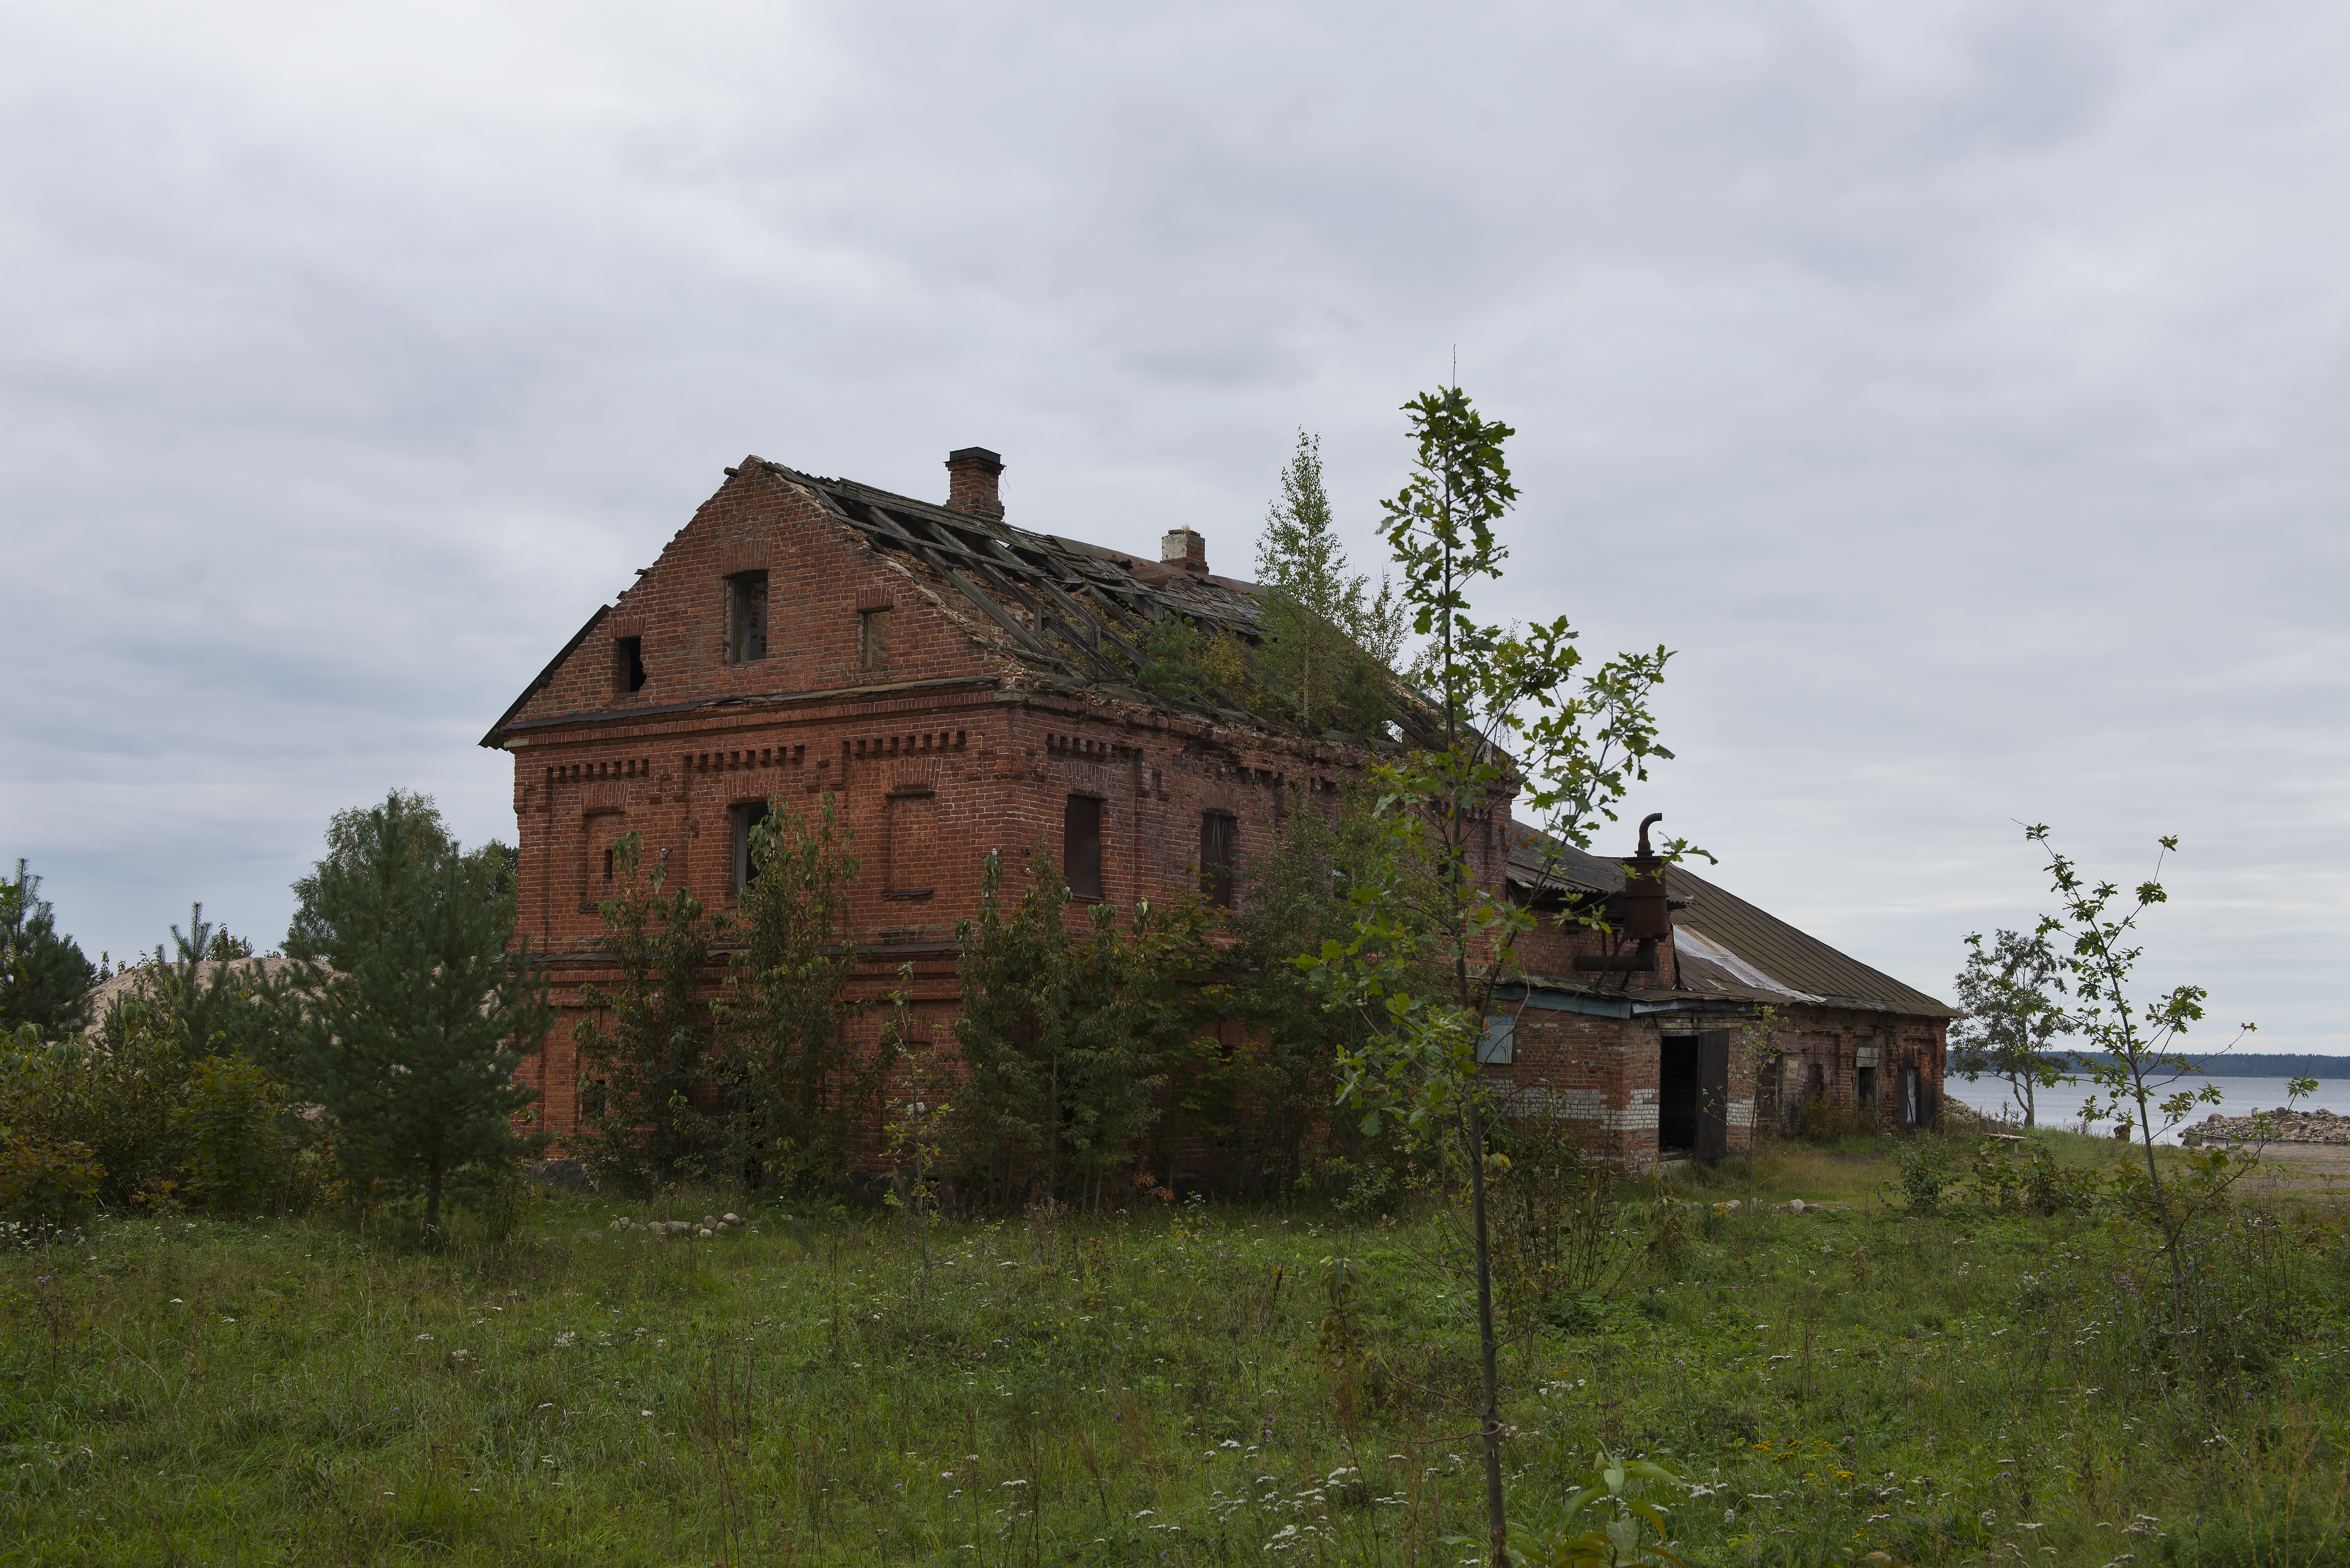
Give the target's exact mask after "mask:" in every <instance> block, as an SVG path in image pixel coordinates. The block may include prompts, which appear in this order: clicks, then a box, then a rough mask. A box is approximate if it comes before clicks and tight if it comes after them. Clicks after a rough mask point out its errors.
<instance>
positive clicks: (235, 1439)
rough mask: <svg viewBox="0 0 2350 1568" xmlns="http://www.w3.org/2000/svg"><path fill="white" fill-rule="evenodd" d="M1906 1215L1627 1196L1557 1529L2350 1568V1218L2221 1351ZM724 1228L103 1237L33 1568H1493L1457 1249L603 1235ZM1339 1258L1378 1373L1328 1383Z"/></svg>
mask: <svg viewBox="0 0 2350 1568" xmlns="http://www.w3.org/2000/svg"><path fill="white" fill-rule="evenodd" d="M2057 1141H2058V1143H2059V1145H2060V1147H2062V1148H2063V1149H2064V1158H2067V1159H2068V1160H2071V1161H2073V1162H2074V1163H2079V1164H2088V1163H2093V1162H2095V1161H2099V1160H2102V1159H2106V1158H2111V1157H2110V1154H2109V1152H2108V1151H2106V1150H2104V1149H2101V1148H2100V1147H2097V1146H2095V1145H2093V1144H2090V1143H2088V1142H2087V1140H2079V1139H2074V1140H2064V1139H2062V1138H2061V1137H2060V1138H2059V1139H2058V1140H2057ZM1893 1174H1894V1165H1893V1162H1892V1161H1891V1160H1890V1159H1889V1158H1887V1157H1886V1155H1885V1154H1884V1153H1883V1152H1882V1146H1867V1145H1856V1146H1852V1147H1847V1148H1846V1149H1844V1150H1842V1151H1815V1150H1812V1149H1808V1148H1799V1147H1775V1148H1773V1149H1771V1150H1769V1151H1768V1152H1766V1155H1765V1157H1764V1158H1763V1159H1762V1160H1761V1161H1760V1162H1759V1163H1758V1167H1757V1168H1755V1169H1754V1170H1753V1171H1752V1172H1751V1173H1750V1172H1749V1171H1748V1170H1747V1168H1745V1167H1744V1166H1743V1165H1742V1164H1739V1163H1736V1162H1732V1163H1730V1164H1726V1165H1724V1166H1722V1167H1721V1168H1717V1169H1715V1170H1712V1171H1709V1172H1705V1173H1702V1176H1701V1178H1700V1177H1689V1176H1685V1177H1678V1178H1674V1179H1669V1180H1666V1181H1662V1182H1640V1183H1635V1184H1631V1185H1630V1187H1629V1188H1628V1189H1627V1194H1626V1199H1627V1207H1626V1208H1625V1209H1624V1210H1622V1211H1621V1212H1620V1214H1619V1220H1618V1225H1617V1231H1616V1232H1615V1233H1614V1236H1613V1239H1612V1240H1611V1241H1609V1242H1608V1243H1607V1244H1608V1245H1609V1246H1610V1247H1612V1248H1616V1249H1618V1250H1619V1259H1620V1269H1619V1270H1617V1272H1616V1273H1615V1275H1614V1279H1615V1283H1614V1288H1613V1289H1612V1290H1611V1291H1609V1292H1608V1293H1606V1294H1605V1296H1604V1298H1597V1297H1576V1298H1573V1299H1570V1300H1567V1301H1565V1303H1563V1304H1562V1303H1558V1302H1554V1303H1550V1305H1549V1306H1548V1307H1547V1309H1546V1310H1545V1312H1544V1314H1542V1315H1537V1314H1534V1313H1533V1312H1531V1311H1527V1310H1523V1303H1520V1306H1521V1310H1519V1311H1517V1312H1516V1313H1514V1314H1513V1315H1512V1316H1511V1318H1510V1320H1509V1327H1510V1328H1511V1330H1512V1333H1513V1338H1512V1341H1511V1344H1510V1345H1509V1347H1508V1349H1507V1351H1506V1353H1505V1356H1504V1379H1505V1382H1506V1384H1507V1394H1506V1398H1505V1412H1504V1413H1505V1418H1506V1420H1507V1421H1508V1422H1509V1423H1510V1426H1511V1428H1512V1429H1511V1436H1510V1440H1509V1446H1508V1449H1507V1454H1508V1462H1509V1469H1510V1472H1511V1475H1512V1478H1513V1479H1512V1483H1511V1484H1512V1497H1513V1509H1514V1510H1516V1511H1519V1512H1520V1513H1521V1514H1522V1515H1523V1516H1524V1517H1527V1518H1533V1517H1535V1516H1538V1515H1539V1514H1540V1513H1541V1512H1542V1511H1543V1509H1544V1506H1545V1503H1546V1501H1548V1500H1551V1499H1554V1498H1555V1497H1556V1496H1557V1495H1558V1493H1559V1491H1560V1490H1561V1488H1562V1486H1563V1485H1564V1484H1565V1478H1566V1477H1567V1476H1569V1475H1571V1474H1575V1473H1577V1472H1579V1471H1580V1469H1582V1468H1583V1467H1584V1466H1585V1465H1586V1463H1587V1460H1588V1456H1589V1454H1590V1451H1591V1450H1592V1449H1594V1448H1595V1446H1596V1445H1599V1444H1606V1445H1608V1446H1609V1447H1611V1448H1613V1449H1618V1450H1621V1451H1625V1452H1627V1453H1628V1452H1639V1453H1644V1454H1647V1455H1648V1456H1649V1457H1652V1458H1659V1459H1664V1460H1665V1461H1666V1462H1668V1463H1670V1464H1672V1465H1674V1466H1676V1467H1678V1468H1679V1469H1681V1470H1682V1471H1683V1472H1684V1473H1686V1474H1687V1476H1688V1477H1689V1478H1690V1480H1692V1481H1693V1482H1694V1483H1695V1485H1694V1487H1693V1489H1692V1492H1691V1494H1690V1495H1689V1496H1687V1497H1685V1498H1683V1499H1681V1500H1679V1501H1677V1502H1676V1503H1675V1505H1674V1517H1675V1518H1676V1519H1677V1520H1679V1521H1680V1527H1681V1537H1682V1541H1683V1542H1684V1547H1683V1550H1684V1553H1685V1555H1687V1556H1688V1557H1689V1558H1690V1561H1692V1562H1695V1563H1845V1562H1850V1561H1855V1560H1858V1559H1862V1558H1864V1557H1865V1556H1866V1553H1869V1552H1882V1553H1884V1554H1885V1556H1886V1557H1887V1558H1891V1559H1893V1560H1895V1561H1898V1562H1908V1563H1992V1562H2000V1563H2005V1562H2022V1563H2095V1564H2105V1563H2133V1562H2134V1563H2140V1564H2150V1563H2166V1562H2178V1563H2342V1562H2350V1537H2345V1535H2344V1534H2343V1533H2342V1527H2341V1525H2340V1523H2339V1521H2341V1520H2342V1519H2343V1518H2344V1517H2345V1514H2350V1482H2346V1481H2345V1465H2350V1402H2345V1369H2350V1359H2345V1357H2350V1334H2345V1323H2350V1318H2345V1301H2350V1279H2346V1278H2345V1269H2350V1241H2345V1229H2344V1226H2343V1224H2342V1222H2341V1220H2339V1219H2338V1218H2337V1217H2336V1216H2335V1214H2334V1211H2333V1210H2331V1209H2328V1208H2320V1207H2303V1208H2301V1209H2295V1210H2277V1211H2273V1212H2267V1213H2240V1214H2239V1215H2238V1216H2237V1217H2236V1219H2235V1220H2233V1221H2231V1223H2230V1227H2229V1229H2228V1230H2227V1231H2226V1232H2225V1233H2224V1234H2223V1235H2221V1236H2220V1239H2219V1240H2216V1241H2214V1242H2213V1243H2212V1244H2211V1246H2210V1248H2209V1249H2208V1250H2207V1251H2206V1252H2205V1253H2203V1254H2199V1260H2198V1267H2199V1268H2200V1269H2202V1270H2203V1275H2202V1283H2201V1285H2200V1286H2199V1288H2200V1289H2202V1290H2203V1291H2204V1292H2205V1293H2206V1295H2207V1296H2208V1297H2209V1301H2210V1303H2212V1306H2211V1311H2210V1314H2209V1324H2210V1325H2211V1326H2207V1327H2206V1328H2204V1329H2203V1330H2202V1331H2200V1333H2199V1335H2198V1336H2197V1337H2196V1338H2195V1339H2194V1341H2193V1343H2192V1345H2191V1348H2190V1350H2189V1351H2188V1352H2185V1353H2182V1352H2181V1351H2180V1349H2179V1344H2180V1342H2178V1340H2176V1339H2175V1338H2173V1337H2172V1336H2169V1335H2168V1334H2164V1333H2163V1332H2162V1325H2163V1323H2164V1322H2165V1318H2164V1314H2165V1310H2166V1309H2165V1303H2166V1301H2167V1299H2168V1298H2167V1297H2166V1296H2165V1295H2164V1293H2163V1292H2162V1289H2161V1278H2162V1276H2161V1272H2160V1270H2159V1269H2158V1268H2157V1267H2155V1266H2154V1263H2153V1262H2152V1260H2151V1259H2150V1258H2149V1257H2148V1256H2147V1252H2146V1251H2145V1246H2144V1242H2143V1241H2142V1240H2140V1239H2138V1238H2137V1236H2136V1234H2135V1233H2134V1232H2133V1231H2131V1230H2130V1229H2129V1227H2128V1226H2127V1225H2126V1223H2124V1222H2122V1221H2118V1220H2114V1219H2111V1218H2109V1217H2106V1216H2102V1215H2099V1214H2097V1213H2095V1212H2092V1213H2087V1214H2076V1215H2061V1216H2056V1217H2053V1218H2035V1217H2031V1216H2026V1215H2021V1214H2006V1213H2000V1214H1994V1213H1985V1212H1981V1211H1978V1210H1970V1209H1967V1208H1965V1207H1960V1209H1958V1210H1955V1211H1953V1212H1952V1213H1950V1214H1949V1215H1947V1216H1945V1217H1938V1218H1930V1219H1915V1218H1909V1217H1907V1216H1905V1215H1903V1214H1902V1213H1900V1212H1898V1210H1896V1209H1895V1208H1894V1207H1892V1206H1891V1205H1890V1204H1889V1203H1888V1202H1887V1200H1886V1198H1885V1194H1886V1193H1887V1190H1888V1182H1889V1180H1890V1179H1891V1177H1892V1176H1893ZM1792 1197H1800V1198H1803V1199H1806V1200H1807V1201H1808V1202H1811V1203H1814V1204H1819V1203H1826V1204H1830V1205H1834V1207H1829V1208H1826V1209H1825V1210H1823V1209H1818V1208H1814V1209H1813V1210H1810V1211H1808V1212H1806V1213H1804V1214H1801V1215H1795V1214H1791V1213H1788V1212H1786V1211H1785V1210H1784V1209H1783V1207H1781V1205H1783V1203H1784V1200H1785V1199H1789V1198H1792ZM1732 1199H1735V1200H1736V1201H1737V1202H1738V1204H1739V1208H1738V1209H1736V1210H1731V1209H1730V1208H1728V1207H1727V1205H1728V1204H1729V1203H1730V1202H1731V1200H1732ZM734 1206H735V1207H738V1208H740V1207H742V1206H741V1205H740V1203H739V1202H736V1203H735V1204H734ZM723 1207H725V1205H724V1204H723V1203H722V1201H721V1200H720V1199H717V1198H715V1197H710V1198H703V1197H701V1196H696V1195H680V1196H679V1197H678V1198H677V1199H676V1200H674V1201H671V1202H665V1203H662V1204H659V1205H654V1206H650V1207H648V1206H640V1205H639V1206H631V1205H625V1204H621V1203H619V1202H613V1201H600V1200H598V1199H593V1198H587V1197H581V1198H570V1197H545V1198H536V1199H532V1200H530V1201H529V1202H527V1203H525V1205H524V1206H523V1213H522V1215H521V1218H520V1219H519V1220H518V1222H517V1223H516V1225H515V1229H514V1230H513V1231H511V1232H510V1233H509V1234H507V1235H506V1236H505V1237H504V1239H502V1240H498V1241H492V1240H489V1239H488V1238H487V1237H486V1236H484V1235H476V1234H464V1233H461V1234H460V1235H459V1236H458V1237H457V1238H456V1239H455V1240H454V1241H452V1243H451V1244H450V1245H449V1246H448V1247H447V1249H446V1250H445V1251H440V1252H433V1253H427V1252H421V1251H417V1250H415V1249H414V1248H413V1247H412V1246H410V1245H404V1244H402V1243H401V1242H400V1241H399V1239H398V1238H396V1237H395V1236H394V1235H392V1234H391V1233H390V1232H389V1231H373V1230H369V1229H367V1228H361V1227H355V1226H352V1225H349V1224H345V1223H338V1222H336V1221H333V1220H327V1219H312V1220H275V1221H254V1222H251V1223H224V1222H220V1221H218V1220H189V1219H186V1218H179V1217H174V1218H169V1219H152V1220H145V1221H142V1222H125V1221H120V1220H109V1221H101V1222H99V1223H96V1224H94V1225H92V1226H91V1227H89V1228H88V1230H86V1231H84V1232H82V1234H81V1236H80V1238H79V1240H78V1241H72V1242H66V1243H57V1244H52V1245H49V1246H47V1247H45V1248H40V1249H20V1250H18V1251H16V1252H15V1253H13V1254H10V1255H7V1256H5V1258H0V1323H5V1335H6V1337H5V1355H0V1442H5V1482H0V1498H5V1501H0V1562H5V1563H43V1564H47V1563H91V1564H99V1563H103V1564H125V1563H222V1564H225V1563H411V1562H414V1563H494V1564H500V1565H502V1568H503V1565H512V1568H519V1565H522V1564H538V1563H576V1564H588V1563H595V1564H606V1563H609V1564H634V1563H644V1564H688V1563H691V1564H710V1563H727V1564H730V1565H733V1568H741V1565H742V1564H746V1563H958V1564H966V1563H967V1564H972V1565H979V1564H989V1565H993V1564H999V1563H1004V1564H1008V1563H1036V1564H1046V1563H1281V1562H1289V1563H1365V1564H1368V1563H1437V1564H1445V1565H1448V1568H1449V1565H1451V1564H1455V1563H1460V1562H1461V1561H1462V1560H1463V1559H1464V1558H1473V1557H1474V1556H1475V1555H1476V1552H1475V1550H1474V1548H1471V1547H1466V1546H1463V1545H1461V1544H1459V1543H1458V1542H1453V1543H1448V1542H1447V1540H1446V1538H1448V1537H1461V1536H1473V1535H1476V1534H1478V1533H1479V1532H1480V1528H1481V1527H1480V1522H1479V1512H1478V1511H1479V1509H1480V1508H1481V1506H1482V1505H1481V1494H1480V1490H1479V1484H1478V1480H1477V1477H1476V1474H1475V1460H1476V1449H1475V1442H1474V1438H1473V1435H1472V1434H1473V1432H1474V1429H1475V1423H1474V1419H1473V1417H1472V1415H1471V1403H1470V1401H1471V1397H1472V1396H1473V1392H1474V1387H1475V1381H1476V1380H1475V1374H1474V1366H1475V1360H1474V1355H1473V1346H1474V1340H1473V1328H1472V1320H1471V1300H1470V1296H1469V1294H1468V1292H1467V1289H1466V1285H1465V1282H1464V1278H1463V1276H1462V1274H1461V1270H1460V1266H1459V1259H1458V1246H1457V1241H1456V1234H1457V1232H1456V1229H1455V1227H1454V1226H1453V1225H1452V1224H1451V1222H1450V1221H1449V1220H1446V1219H1445V1218H1444V1217H1443V1216H1442V1215H1441V1214H1439V1213H1434V1212H1430V1211H1427V1210H1418V1211H1413V1212H1410V1213H1409V1214H1407V1215H1404V1216H1400V1217H1398V1216H1390V1217H1389V1218H1388V1219H1386V1220H1372V1219H1367V1218H1365V1219H1359V1220H1349V1219H1346V1218H1343V1217H1340V1216H1338V1215H1336V1214H1334V1213H1332V1212H1330V1211H1329V1210H1326V1209H1304V1208H1301V1209H1298V1210H1292V1211H1286V1212H1284V1211H1277V1210H1265V1209H1246V1208H1225V1207H1217V1206H1178V1207H1170V1206H1166V1205H1161V1204H1158V1203H1152V1204H1150V1206H1149V1212H1141V1211H1138V1212H1136V1213H1133V1214H1131V1215H1128V1216H1123V1217H1111V1218H1050V1217H1045V1218H1010V1219H1005V1220H1000V1221H996V1222H989V1223H951V1224H942V1225H941V1226H939V1227H937V1228H936V1230H935V1231H933V1232H932V1233H931V1241H930V1251H931V1267H930V1268H929V1269H928V1270H927V1271H926V1270H924V1269H923V1268H922V1267H921V1264H920V1249H919V1247H918V1240H919V1238H918V1237H917V1236H916V1234H915V1232H914V1231H913V1230H912V1229H911V1228H910V1225H909V1224H908V1222H907V1221H905V1220H902V1219H900V1218H899V1217H896V1216H894V1215H891V1214H889V1213H887V1212H879V1213H872V1214H862V1215H847V1214H843V1213H840V1212H838V1211H834V1212H831V1213H828V1214H821V1215H816V1214H810V1213H806V1212H803V1213H802V1214H801V1215H799V1216H798V1217H795V1216H794V1215H793V1214H791V1213H789V1212H786V1211H785V1210H780V1209H775V1208H763V1209H758V1210H750V1209H744V1210H743V1214H744V1219H745V1220H746V1224H745V1226H744V1227H743V1228H741V1229H739V1230H733V1229H730V1230H729V1231H726V1232H723V1233H721V1234H719V1235H716V1236H713V1237H712V1238H709V1239H706V1240H704V1239H701V1238H699V1237H694V1236H685V1237H677V1238H668V1237H664V1238H661V1239H658V1240H656V1239H650V1238H647V1237H645V1236H643V1234H642V1233H641V1232H625V1231H614V1230H612V1229H610V1228H609V1227H610V1222H611V1221H612V1220H615V1219H616V1218H619V1217H621V1216H623V1215H627V1216H629V1217H632V1218H637V1219H644V1218H648V1217H656V1218H665V1217H671V1216H675V1217H687V1218H696V1219H698V1218H700V1217H701V1216H702V1215H703V1214H705V1213H715V1212H720V1211H723ZM1336 1256H1344V1257H1347V1258H1351V1259H1354V1260H1357V1262H1358V1263H1359V1268H1360V1276H1359V1277H1360V1279H1361V1281H1362V1291H1361V1293H1360V1296H1359V1298H1358V1301H1357V1308H1358V1311H1357V1317H1356V1319H1355V1321H1354V1323H1353V1324H1352V1326H1353V1327H1354V1328H1355V1329H1356V1330H1357V1332H1358V1333H1359V1334H1360V1336H1361V1338H1362V1340H1363V1343H1364V1345H1365V1346H1366V1349H1367V1359H1365V1360H1363V1361H1361V1362H1358V1363H1356V1364H1353V1366H1352V1370H1349V1366H1348V1364H1347V1363H1346V1362H1344V1361H1343V1360H1342V1359H1340V1358H1337V1357H1335V1356H1334V1355H1331V1354H1330V1353H1329V1352H1328V1351H1327V1350H1326V1348H1325V1342H1326V1339H1327V1338H1328V1337H1329V1336H1327V1335H1326V1334H1325V1333H1324V1328H1325V1322H1324V1320H1325V1317H1326V1314H1328V1312H1329V1310H1330V1295H1329V1293H1328V1291H1327V1290H1326V1285H1325V1281H1326V1260H1327V1259H1330V1258H1332V1257H1336ZM1339 1326H1341V1327H1346V1326H1348V1325H1346V1324H1341V1325H1339ZM1338 1337H1341V1338H1343V1337H1344V1335H1343V1334H1341V1335H1339V1336H1338ZM2182 1355H2187V1356H2188V1357H2189V1358H2190V1359H2191V1360H2192V1361H2193V1363H2194V1366H2193V1367H2192V1368H2191V1369H2190V1367H2189V1366H2188V1365H2187V1363H2186V1361H2184V1360H2182ZM1880 1560H1881V1559H1880Z"/></svg>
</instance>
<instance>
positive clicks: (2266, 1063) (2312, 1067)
mask: <svg viewBox="0 0 2350 1568" xmlns="http://www.w3.org/2000/svg"><path fill="white" fill-rule="evenodd" d="M2048 1059H2049V1061H2050V1062H2052V1063H2054V1064H2055V1066H2056V1068H2057V1070H2058V1071H2059V1072H2064V1073H2085V1072H2086V1071H2088V1069H2089V1067H2090V1065H2091V1064H2093V1063H2094V1062H2095V1061H2096V1058H2095V1057H2094V1056H2088V1055H2085V1054H2082V1053H2080V1052H2077V1051H2052V1052H2050V1053H2049V1055H2048ZM2188 1060H2189V1061H2190V1062H2192V1063H2193V1064H2195V1066H2196V1068H2197V1070H2198V1071H2199V1072H2201V1073H2203V1074H2204V1075H2207V1076H2210V1077H2214V1078H2320V1079H2341V1078H2345V1077H2350V1056H2314V1055H2310V1054H2305V1053H2304V1054H2285V1053H2282V1052H2258V1051H2230V1052H2228V1053H2226V1054H2220V1055H2211V1056H2189V1058H2188Z"/></svg>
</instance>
